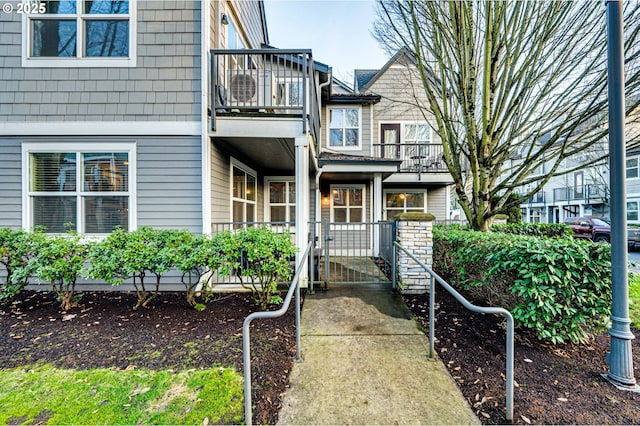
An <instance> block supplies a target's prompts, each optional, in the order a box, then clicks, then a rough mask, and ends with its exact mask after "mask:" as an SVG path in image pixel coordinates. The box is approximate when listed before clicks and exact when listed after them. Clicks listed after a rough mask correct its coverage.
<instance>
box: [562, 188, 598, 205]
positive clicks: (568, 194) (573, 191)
mask: <svg viewBox="0 0 640 426" xmlns="http://www.w3.org/2000/svg"><path fill="white" fill-rule="evenodd" d="M606 199H607V194H606V191H605V189H604V188H602V187H599V186H597V185H590V184H588V185H578V186H567V187H564V188H554V190H553V202H554V203H557V202H562V201H584V202H586V203H587V204H589V203H596V204H597V203H602V202H603V201H604V200H606Z"/></svg>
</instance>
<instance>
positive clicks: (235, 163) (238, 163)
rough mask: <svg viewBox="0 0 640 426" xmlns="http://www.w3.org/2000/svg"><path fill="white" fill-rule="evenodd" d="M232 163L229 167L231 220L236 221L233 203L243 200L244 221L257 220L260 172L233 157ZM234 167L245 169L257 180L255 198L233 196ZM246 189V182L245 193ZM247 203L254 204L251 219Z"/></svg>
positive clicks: (245, 171)
mask: <svg viewBox="0 0 640 426" xmlns="http://www.w3.org/2000/svg"><path fill="white" fill-rule="evenodd" d="M230 163H231V167H229V199H230V200H231V203H230V205H229V220H230V222H235V220H234V219H233V203H234V202H241V203H243V205H244V217H245V220H244V221H243V222H256V221H257V216H258V207H257V206H258V173H257V172H256V171H255V170H254V169H252V168H251V167H249V166H247V165H246V164H244V163H243V162H241V161H238V160H236V159H235V158H233V157H231V161H230ZM234 167H235V168H236V169H239V170H241V171H243V172H244V173H245V174H247V175H250V176H252V177H253V179H254V182H255V188H254V191H255V200H247V199H246V198H238V197H234V196H233V168H234ZM246 190H247V188H246V183H245V194H246ZM247 204H253V218H252V219H251V220H248V218H247V209H246V205H247Z"/></svg>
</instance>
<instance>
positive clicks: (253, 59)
mask: <svg viewBox="0 0 640 426" xmlns="http://www.w3.org/2000/svg"><path fill="white" fill-rule="evenodd" d="M211 61H212V63H211V87H210V90H211V92H210V99H209V102H210V105H211V119H212V122H211V128H212V129H213V130H215V126H216V116H219V115H220V114H234V113H239V114H259V115H262V114H264V115H280V116H294V117H295V116H298V117H301V119H302V123H303V124H302V126H303V133H307V131H310V132H311V134H312V135H313V136H316V135H319V130H320V114H319V111H320V105H319V96H318V87H317V84H316V79H315V67H314V63H313V57H312V56H311V50H284V49H236V50H223V49H214V50H211Z"/></svg>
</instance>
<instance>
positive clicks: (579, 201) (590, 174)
mask: <svg viewBox="0 0 640 426" xmlns="http://www.w3.org/2000/svg"><path fill="white" fill-rule="evenodd" d="M638 122H639V121H638V120H637V119H634V118H628V120H627V125H626V132H625V137H626V141H627V144H628V146H630V145H631V146H633V145H637V138H638V136H639V135H638V130H639V128H638ZM629 142H632V143H631V144H629ZM608 150H609V147H608V145H607V141H606V140H604V141H603V142H602V143H598V144H596V145H594V146H593V147H591V148H590V149H589V150H586V151H583V152H581V153H579V154H577V155H574V156H572V157H570V158H567V159H566V160H564V161H562V163H561V164H560V167H559V168H558V170H557V171H556V174H559V176H554V177H552V178H551V179H550V180H549V182H547V184H546V185H545V186H544V188H543V189H542V190H541V191H539V192H538V193H536V194H535V195H533V196H532V197H530V198H529V199H527V200H526V201H525V202H524V203H523V204H522V205H521V211H522V220H523V221H525V222H541V223H562V222H563V221H564V219H565V218H568V217H579V216H597V217H608V216H610V208H609V200H610V186H609V165H608V161H607V160H602V161H598V162H594V161H595V160H597V159H598V158H601V157H602V156H603V155H604V154H606V153H607V152H608ZM582 165H584V166H582ZM549 168H550V166H549V165H548V164H544V165H543V166H541V167H540V170H539V173H540V174H545V173H547V172H548V171H549V170H547V169H549ZM567 171H568V173H563V172H567ZM626 187H627V188H626V193H627V206H626V207H627V222H628V223H637V224H640V149H638V148H630V149H628V150H627V153H626ZM527 189H528V188H522V192H528V191H527Z"/></svg>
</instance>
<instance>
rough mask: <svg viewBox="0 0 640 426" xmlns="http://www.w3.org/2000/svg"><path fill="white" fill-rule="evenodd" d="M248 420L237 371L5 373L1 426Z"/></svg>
mask: <svg viewBox="0 0 640 426" xmlns="http://www.w3.org/2000/svg"><path fill="white" fill-rule="evenodd" d="M242 420H243V380H242V375H241V374H239V373H238V372H236V371H235V370H233V369H224V368H214V369H209V370H187V371H172V370H163V371H149V370H128V371H126V370H125V371H122V370H114V369H92V370H63V369H59V368H56V367H54V366H52V365H48V364H47V365H31V366H23V367H19V368H13V369H0V424H8V423H13V424H15V423H23V424H33V423H48V424H203V422H204V423H210V424H211V423H215V424H220V423H226V424H228V423H234V424H237V423H240V422H242Z"/></svg>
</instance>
